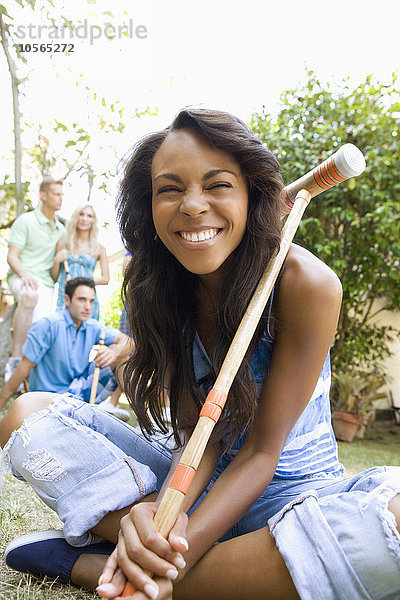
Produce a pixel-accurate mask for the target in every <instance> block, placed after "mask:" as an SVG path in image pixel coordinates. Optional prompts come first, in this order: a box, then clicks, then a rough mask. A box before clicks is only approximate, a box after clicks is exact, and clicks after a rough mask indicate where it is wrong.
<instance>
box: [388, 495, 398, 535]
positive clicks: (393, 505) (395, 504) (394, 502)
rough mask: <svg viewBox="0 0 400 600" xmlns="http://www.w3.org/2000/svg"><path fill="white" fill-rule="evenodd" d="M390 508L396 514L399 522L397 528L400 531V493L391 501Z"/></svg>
mask: <svg viewBox="0 0 400 600" xmlns="http://www.w3.org/2000/svg"><path fill="white" fill-rule="evenodd" d="M389 510H390V511H391V512H392V513H393V514H394V516H395V519H396V524H397V530H398V531H399V533H400V494H397V495H396V496H394V497H393V498H392V499H391V501H390V502H389Z"/></svg>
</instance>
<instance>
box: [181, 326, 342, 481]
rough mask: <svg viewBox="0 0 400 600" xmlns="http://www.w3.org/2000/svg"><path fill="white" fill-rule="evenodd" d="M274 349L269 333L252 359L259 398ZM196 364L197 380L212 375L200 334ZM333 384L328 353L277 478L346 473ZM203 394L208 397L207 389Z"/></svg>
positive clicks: (237, 444)
mask: <svg viewBox="0 0 400 600" xmlns="http://www.w3.org/2000/svg"><path fill="white" fill-rule="evenodd" d="M273 349H274V338H273V337H272V336H271V335H270V333H269V332H268V331H266V332H265V333H264V335H263V336H262V337H261V339H260V341H259V343H258V346H257V348H256V350H255V352H254V354H253V356H252V357H251V360H250V367H251V370H252V371H253V374H254V377H255V381H256V385H257V397H258V398H260V396H261V392H262V388H263V384H264V381H265V379H266V377H267V373H268V368H269V363H270V361H271V357H272V352H273ZM193 362H194V372H195V378H196V381H199V380H200V379H202V378H203V377H204V376H205V375H207V374H208V373H209V372H210V370H211V363H210V360H209V359H208V357H207V353H206V351H205V349H204V347H203V345H202V343H201V341H200V338H199V337H198V335H196V338H195V341H194V344H193ZM330 385H331V366H330V356H329V353H328V356H327V357H326V360H325V363H324V366H323V368H322V371H321V374H320V376H319V379H318V382H317V385H316V387H315V389H314V392H313V394H312V396H311V398H310V400H309V401H308V403H307V406H306V408H305V409H304V411H303V412H302V414H301V416H300V417H299V419H298V421H297V422H296V424H295V425H294V427H293V429H292V431H291V432H290V434H289V437H288V439H287V441H286V444H285V447H284V449H283V451H282V454H281V456H280V459H279V462H278V465H277V468H276V471H275V475H274V477H280V478H284V479H297V478H300V477H310V476H318V475H319V474H321V476H322V475H325V474H329V475H331V476H341V475H342V474H343V470H344V469H343V466H342V465H341V463H340V462H339V459H338V452H337V443H336V439H335V435H334V433H333V429H332V424H331V407H330V399H329V390H330ZM203 392H204V395H205V396H206V390H203ZM245 439H246V437H245V436H240V437H238V438H237V439H236V441H235V443H234V445H233V447H232V449H231V450H230V451H229V453H228V458H229V456H230V457H231V458H233V456H234V455H235V454H236V453H237V452H238V450H239V449H240V448H241V446H242V445H243V443H244V441H245Z"/></svg>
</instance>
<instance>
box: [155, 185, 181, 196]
mask: <svg viewBox="0 0 400 600" xmlns="http://www.w3.org/2000/svg"><path fill="white" fill-rule="evenodd" d="M180 191H181V190H180V189H179V188H178V187H175V186H165V187H162V188H160V189H159V190H158V191H157V194H165V193H166V192H180Z"/></svg>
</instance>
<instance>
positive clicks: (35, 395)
mask: <svg viewBox="0 0 400 600" xmlns="http://www.w3.org/2000/svg"><path fill="white" fill-rule="evenodd" d="M58 395H59V394H52V393H50V392H29V393H27V394H22V395H21V396H19V397H18V398H16V400H14V402H13V403H12V404H11V406H10V408H9V409H8V411H7V412H6V414H5V415H4V417H3V418H2V419H1V421H0V446H1V447H2V448H4V446H5V445H6V443H7V442H8V440H9V438H10V437H11V434H12V432H13V431H15V430H16V429H19V428H20V427H21V425H22V423H23V422H24V420H25V419H27V418H28V417H29V416H30V415H32V414H33V413H35V412H39V411H40V410H43V409H45V408H47V407H48V406H49V405H50V404H51V403H52V401H53V400H54V399H55V398H56V397H57V396H58Z"/></svg>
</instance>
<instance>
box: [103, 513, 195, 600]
mask: <svg viewBox="0 0 400 600" xmlns="http://www.w3.org/2000/svg"><path fill="white" fill-rule="evenodd" d="M157 509H158V504H157V503H155V502H143V503H140V504H137V505H135V506H134V507H133V508H132V509H131V511H130V513H129V514H128V515H126V516H125V517H123V518H122V519H121V529H120V533H119V540H118V545H117V548H116V550H115V551H114V552H113V554H112V555H111V556H110V558H109V559H108V561H107V563H106V566H105V568H104V570H103V573H102V575H101V577H100V580H99V582H100V583H101V585H100V587H99V588H98V589H97V591H98V593H99V595H101V596H102V597H104V598H110V599H111V598H112V599H115V598H118V597H119V596H118V594H121V593H122V590H123V589H124V585H125V578H124V576H123V574H122V573H124V575H125V576H126V577H127V578H128V579H129V581H131V582H132V584H133V586H134V587H135V589H136V590H137V592H136V593H135V595H134V596H133V597H134V598H135V600H148V599H149V598H150V599H152V600H153V599H155V598H158V599H159V600H171V599H172V582H173V581H174V580H175V581H176V580H177V579H178V578H181V577H182V575H181V577H179V570H182V569H184V567H185V566H186V563H185V561H184V559H183V556H182V552H185V551H186V550H187V549H188V544H187V541H186V527H187V516H186V514H185V513H183V512H181V513H180V514H179V516H178V519H177V521H176V523H175V525H174V527H173V528H172V530H171V532H170V534H169V536H168V541H167V540H165V539H164V538H163V537H162V536H161V535H160V534H159V533H158V532H157V531H156V528H155V525H154V517H155V514H156V512H157ZM146 571H147V572H150V573H152V574H153V575H154V576H155V578H154V579H152V578H151V577H150V576H149V575H148V574H147V573H146Z"/></svg>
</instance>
